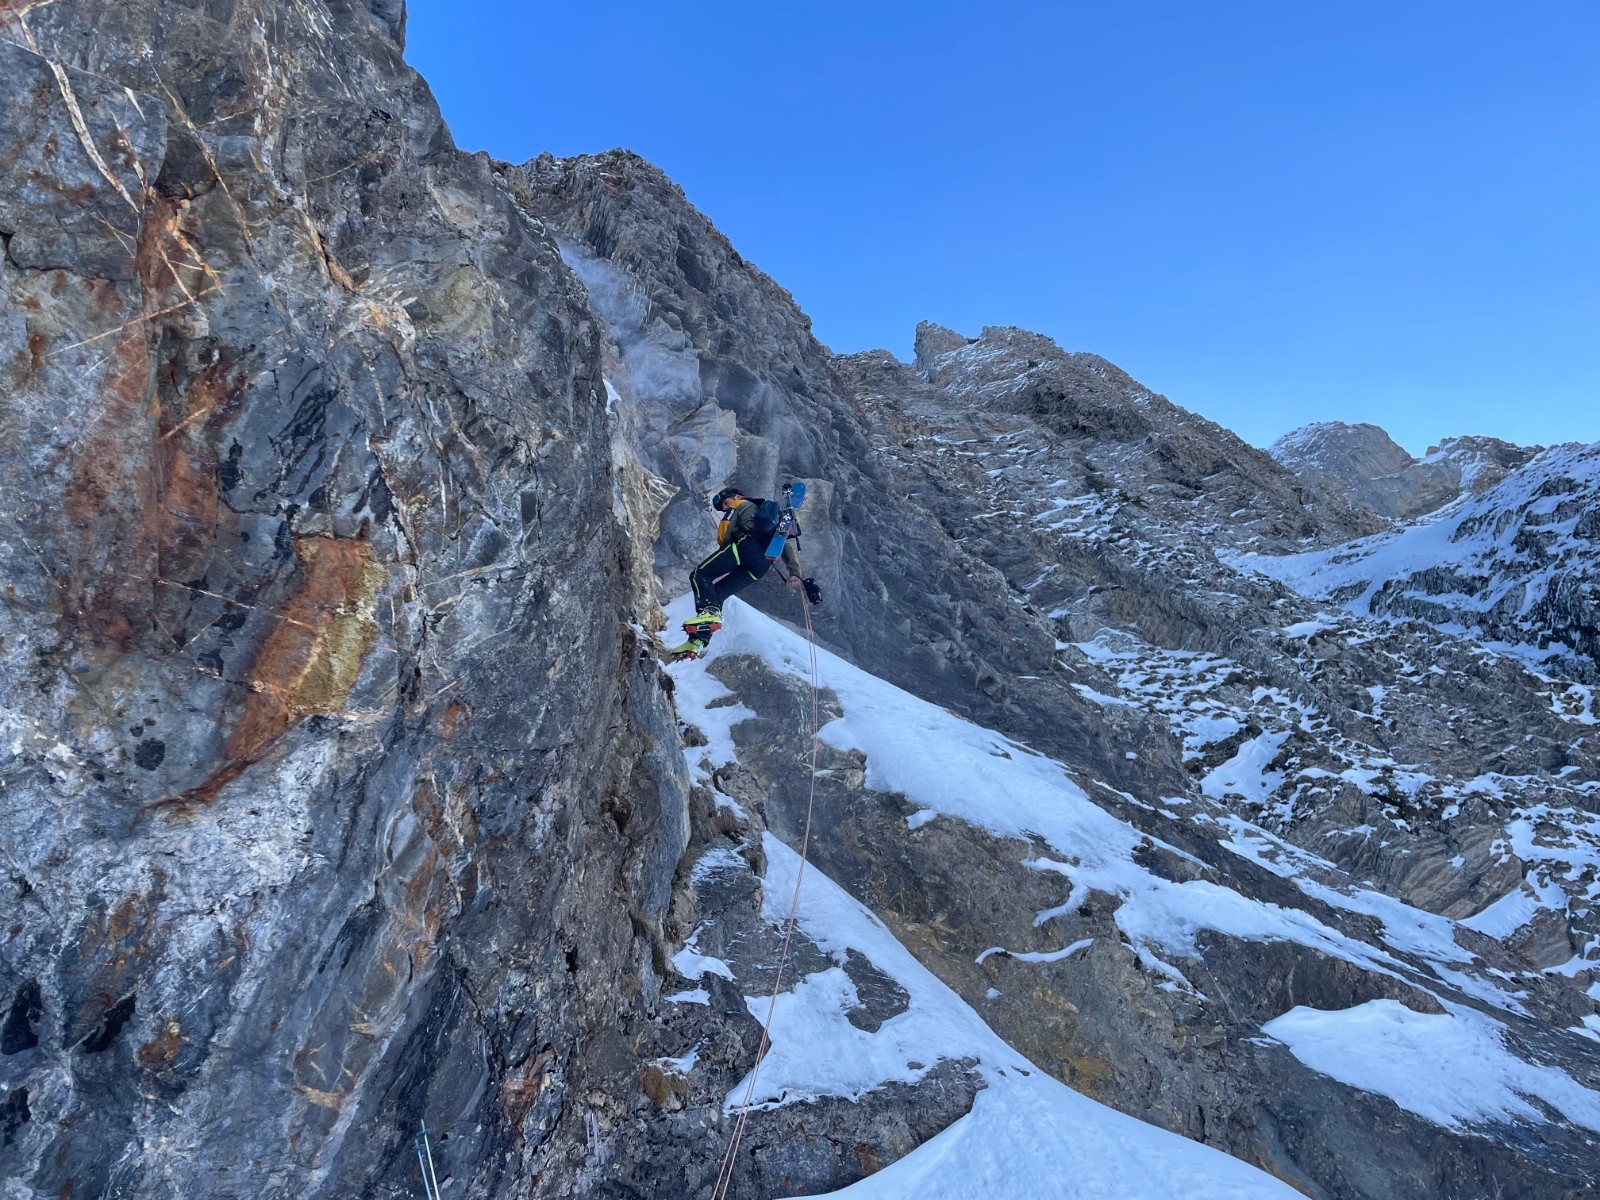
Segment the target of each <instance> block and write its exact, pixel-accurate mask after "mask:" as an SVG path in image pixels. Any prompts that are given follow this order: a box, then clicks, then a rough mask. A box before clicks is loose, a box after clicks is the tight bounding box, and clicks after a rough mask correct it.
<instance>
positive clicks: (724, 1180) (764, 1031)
mask: <svg viewBox="0 0 1600 1200" xmlns="http://www.w3.org/2000/svg"><path fill="white" fill-rule="evenodd" d="M800 609H801V611H802V612H803V613H804V614H805V618H806V645H807V646H808V648H809V653H810V656H811V772H810V773H811V784H810V789H809V791H808V792H807V794H806V821H805V829H804V831H803V832H802V833H801V835H800V867H799V869H798V870H797V871H796V872H795V876H794V894H793V896H791V897H790V899H789V916H788V918H787V919H786V920H785V921H784V923H783V948H782V949H781V950H780V951H779V952H778V969H777V971H776V972H775V973H774V975H773V978H772V995H771V996H770V997H769V998H768V1000H767V1017H766V1020H764V1021H763V1022H762V1023H761V1041H760V1043H759V1045H758V1046H757V1047H756V1061H755V1065H754V1066H752V1067H751V1068H750V1083H749V1085H748V1086H747V1087H746V1088H745V1092H744V1102H743V1103H742V1104H741V1105H740V1106H739V1119H738V1120H737V1121H735V1122H734V1126H733V1137H732V1138H731V1139H730V1140H729V1142H728V1149H727V1152H726V1153H724V1154H723V1156H722V1166H721V1167H720V1168H719V1169H718V1172H717V1186H716V1187H715V1188H714V1189H712V1192H711V1200H725V1197H726V1196H727V1195H728V1192H729V1189H730V1188H732V1186H733V1169H734V1165H735V1163H736V1162H737V1160H738V1157H739V1143H740V1142H741V1141H742V1140H743V1139H744V1129H745V1123H746V1121H748V1119H749V1117H750V1106H751V1104H752V1102H753V1101H754V1099H755V1094H756V1080H757V1079H758V1078H759V1077H760V1075H761V1063H762V1061H763V1060H764V1059H765V1058H766V1054H767V1048H768V1047H769V1046H770V1045H771V1044H772V1018H773V1016H774V1014H775V1013H776V1012H777V1009H778V993H779V992H780V991H782V989H783V968H784V967H785V966H786V965H787V964H788V961H789V945H790V943H791V942H792V941H793V939H794V927H795V922H796V920H797V919H798V917H799V915H800V884H801V881H802V880H804V879H805V875H806V862H807V853H808V851H809V850H810V848H811V816H812V812H813V811H814V809H815V807H816V800H817V743H818V742H819V741H820V740H821V739H820V738H819V737H818V736H817V735H818V733H819V732H820V729H821V713H822V704H821V699H820V696H821V690H822V685H821V680H820V678H819V672H818V669H817V635H816V631H815V630H814V629H813V628H812V625H811V602H810V601H809V600H807V599H806V598H805V597H804V596H801V598H800Z"/></svg>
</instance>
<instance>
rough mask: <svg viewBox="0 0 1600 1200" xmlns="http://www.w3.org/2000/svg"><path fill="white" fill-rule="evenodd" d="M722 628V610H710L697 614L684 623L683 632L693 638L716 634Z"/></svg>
mask: <svg viewBox="0 0 1600 1200" xmlns="http://www.w3.org/2000/svg"><path fill="white" fill-rule="evenodd" d="M721 628H722V610H721V609H720V608H708V609H706V610H705V611H704V612H697V613H695V615H694V616H692V617H690V618H689V619H688V620H687V621H685V622H684V623H683V631H684V632H685V633H687V634H688V635H689V636H690V637H691V638H693V637H697V636H698V635H700V634H703V633H715V632H716V631H717V630H719V629H721Z"/></svg>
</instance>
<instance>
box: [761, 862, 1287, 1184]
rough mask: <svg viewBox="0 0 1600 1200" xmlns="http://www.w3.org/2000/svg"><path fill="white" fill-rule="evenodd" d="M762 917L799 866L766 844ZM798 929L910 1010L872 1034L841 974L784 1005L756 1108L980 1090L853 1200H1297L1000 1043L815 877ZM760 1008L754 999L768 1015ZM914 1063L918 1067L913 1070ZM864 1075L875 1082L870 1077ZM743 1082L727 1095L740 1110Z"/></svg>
mask: <svg viewBox="0 0 1600 1200" xmlns="http://www.w3.org/2000/svg"><path fill="white" fill-rule="evenodd" d="M764 847H765V850H766V854H767V864H768V865H767V874H766V879H765V887H764V894H765V897H766V903H767V906H768V907H767V910H766V912H765V914H764V915H766V916H767V918H768V919H769V920H771V921H773V922H774V923H778V922H781V921H782V920H784V919H785V917H786V915H787V909H788V905H789V899H790V897H791V896H792V895H793V893H794V883H795V875H796V873H797V871H798V870H799V867H800V857H799V855H797V854H795V852H794V851H792V850H790V849H789V848H788V847H787V846H785V845H784V844H783V843H782V842H780V841H778V839H777V838H775V837H773V836H772V835H771V834H768V835H766V836H765V838H764ZM797 920H798V923H799V925H800V927H801V928H802V929H803V930H804V931H805V932H806V933H807V934H808V935H810V937H811V938H812V939H813V940H814V941H816V942H817V944H818V945H820V946H821V947H822V948H823V949H824V950H827V951H830V952H832V953H834V954H836V955H837V956H838V958H839V959H840V961H842V960H843V958H844V953H845V951H846V950H849V949H853V950H856V951H858V952H859V953H861V954H864V955H866V956H867V958H869V959H870V960H871V961H872V963H873V965H874V966H876V967H877V968H878V969H879V970H881V971H884V972H885V973H886V974H888V975H890V976H891V977H893V979H894V980H895V982H896V983H898V984H899V985H900V986H901V987H903V988H905V989H906V991H907V993H909V995H910V998H911V999H910V1008H909V1010H908V1011H906V1012H904V1013H901V1014H900V1015H899V1016H897V1017H893V1018H891V1019H890V1020H888V1021H886V1022H884V1024H883V1026H882V1028H880V1029H879V1030H878V1032H876V1033H867V1032H865V1031H864V1030H861V1029H858V1028H856V1027H855V1026H854V1025H851V1024H850V1022H849V1021H848V1020H847V1019H846V1016H845V1014H846V1013H847V1012H848V1011H849V1008H850V1006H851V1002H852V1001H853V989H852V988H851V985H850V982H849V979H848V978H847V977H846V976H845V974H844V972H843V971H842V970H840V969H838V968H835V969H833V970H831V971H821V972H818V973H816V974H814V975H812V976H810V977H809V978H807V979H805V980H803V981H802V982H801V983H800V984H799V986H797V987H796V988H795V989H794V990H793V991H792V992H789V993H787V994H786V995H784V996H782V997H780V1003H779V1006H778V1011H777V1014H776V1016H775V1018H774V1020H773V1027H772V1032H773V1046H772V1050H771V1051H770V1052H769V1053H768V1055H767V1057H766V1058H765V1059H764V1060H763V1062H762V1065H761V1070H760V1075H759V1079H758V1085H757V1089H756V1101H757V1103H765V1104H776V1103H785V1102H789V1101H792V1100H794V1099H797V1098H801V1097H808V1096H823V1095H834V1096H855V1095H859V1094H860V1092H861V1090H862V1089H864V1088H866V1087H870V1086H873V1085H874V1083H875V1082H882V1081H887V1080H889V1079H906V1078H908V1077H911V1076H915V1075H917V1074H919V1073H922V1072H924V1071H925V1069H926V1066H931V1065H932V1064H933V1063H935V1062H937V1061H939V1060H941V1059H975V1060H977V1064H978V1066H977V1070H978V1071H979V1072H980V1073H981V1074H982V1076H983V1080H984V1083H985V1084H986V1086H985V1088H984V1090H983V1091H981V1092H979V1093H978V1097H977V1099H976V1100H975V1101H974V1103H973V1106H972V1111H971V1112H969V1113H968V1114H967V1115H966V1116H964V1117H962V1118H961V1119H960V1120H958V1121H956V1122H955V1123H954V1124H953V1125H951V1126H950V1127H949V1128H947V1129H945V1130H944V1132H942V1133H940V1134H939V1135H938V1136H937V1137H934V1138H933V1139H931V1140H930V1141H928V1142H925V1143H924V1144H923V1145H921V1146H919V1147H918V1148H917V1149H916V1150H914V1151H912V1152H911V1153H910V1154H908V1155H907V1156H906V1157H905V1158H902V1159H900V1160H898V1161H897V1162H894V1163H892V1164H890V1166H888V1167H887V1168H885V1169H884V1170H882V1171H879V1172H878V1173H877V1174H874V1175H870V1176H868V1177H867V1178H866V1179H863V1180H861V1181H860V1182H859V1183H856V1184H853V1185H851V1186H850V1187H847V1188H845V1189H843V1190H842V1191H838V1192H834V1193H831V1194H832V1195H835V1196H848V1197H851V1198H852V1200H913V1198H914V1200H946V1198H948V1200H973V1198H974V1197H979V1196H1011V1197H1019V1198H1020V1197H1035V1198H1037V1200H1054V1198H1060V1200H1069V1198H1070V1200H1171V1198H1172V1197H1174V1196H1183V1197H1187V1198H1188V1200H1290V1198H1291V1197H1295V1196H1298V1195H1299V1193H1298V1192H1296V1191H1294V1189H1292V1188H1290V1187H1288V1186H1287V1185H1285V1184H1283V1183H1280V1182H1279V1181H1278V1180H1276V1179H1274V1178H1272V1176H1270V1175H1267V1174H1265V1173H1264V1172H1262V1171H1258V1170H1257V1169H1256V1168H1254V1167H1251V1166H1248V1165H1247V1164H1245V1163H1242V1162H1240V1161H1239V1160H1238V1159H1234V1158H1230V1157H1228V1156H1227V1155H1226V1154H1223V1153H1221V1152H1219V1151H1216V1150H1212V1149H1210V1148H1209V1147H1206V1146H1202V1145H1200V1144H1199V1143H1198V1142H1192V1141H1190V1140H1189V1139H1187V1138H1184V1137H1180V1136H1178V1135H1177V1134H1173V1133H1168V1132H1166V1131H1165V1130H1163V1129H1157V1128H1156V1127H1155V1126H1154V1125H1148V1124H1146V1123H1145V1122H1143V1121H1139V1120H1135V1119H1134V1118H1133V1117H1129V1116H1125V1115H1123V1114H1122V1113H1119V1112H1117V1111H1116V1110H1115V1109H1111V1108H1107V1107H1106V1106H1105V1105H1103V1104H1098V1103H1096V1102H1095V1101H1093V1100H1090V1099H1089V1098H1087V1097H1086V1096H1081V1095H1079V1094H1078V1093H1077V1092H1075V1091H1073V1090H1072V1089H1071V1088H1069V1087H1067V1086H1066V1085H1065V1084H1062V1083H1059V1082H1057V1081H1056V1080H1055V1079H1052V1078H1051V1077H1050V1076H1049V1075H1046V1074H1045V1073H1044V1072H1043V1071H1041V1070H1039V1069H1038V1068H1037V1067H1035V1066H1034V1065H1033V1064H1032V1063H1030V1062H1029V1061H1028V1060H1027V1059H1025V1058H1023V1057H1022V1056H1021V1055H1019V1054H1018V1053H1017V1052H1016V1051H1015V1050H1013V1049H1011V1047H1009V1046H1007V1045H1006V1044H1005V1043H1004V1042H1003V1041H1001V1040H1000V1038H998V1037H997V1036H996V1035H995V1034H994V1032H993V1031H992V1030H991V1029H990V1028H989V1027H988V1026H987V1025H985V1024H984V1022H983V1019H982V1018H981V1017H979V1016H978V1014H977V1013H976V1012H974V1011H973V1010H972V1009H971V1008H970V1007H968V1005H967V1004H965V1003H964V1002H963V1001H962V1000H961V998H960V997H959V996H957V995H956V994H955V993H954V992H952V991H951V990H950V989H949V988H947V987H946V986H945V985H944V984H943V983H941V982H939V980H938V979H937V978H935V977H934V976H933V974H932V973H931V972H929V971H928V970H927V969H926V968H924V967H923V966H922V965H921V964H920V963H918V962H917V960H916V959H915V958H913V957H912V956H911V954H910V952H909V951H907V950H906V949H905V947H903V946H902V945H900V943H899V942H897V941H896V940H895V939H894V936H893V935H892V934H891V933H889V931H888V930H887V929H885V928H884V927H883V925H882V923H880V922H879V921H878V920H877V918H875V917H874V916H873V915H872V914H871V913H870V912H868V911H867V910H866V909H865V908H864V907H862V906H861V905H860V904H858V903H857V902H856V901H855V900H853V899H852V898H851V897H850V896H849V895H847V894H846V893H845V892H844V890H843V889H842V888H840V887H839V886H838V885H836V884H835V883H833V882H832V881H831V880H830V879H828V878H827V877H826V876H824V875H823V874H822V873H821V872H820V871H818V870H817V869H816V868H815V867H809V868H807V870H806V875H805V880H804V883H803V884H802V886H801V889H800V907H799V915H798V918H797ZM766 1005H767V997H765V996H753V997H750V1007H751V1011H752V1012H754V1013H755V1014H756V1015H757V1016H758V1017H763V1016H765V1014H766ZM910 1063H918V1064H925V1066H924V1067H923V1068H921V1069H920V1070H919V1069H918V1068H913V1067H911V1066H910V1065H908V1064H910ZM874 1076H877V1077H879V1078H878V1079H876V1080H875V1079H874ZM745 1088H746V1084H745V1083H742V1082H741V1083H740V1084H739V1085H738V1086H737V1087H736V1088H734V1090H733V1092H732V1097H733V1098H738V1099H740V1100H742V1099H743V1097H744V1095H745Z"/></svg>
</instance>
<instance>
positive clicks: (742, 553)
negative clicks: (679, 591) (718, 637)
mask: <svg viewBox="0 0 1600 1200" xmlns="http://www.w3.org/2000/svg"><path fill="white" fill-rule="evenodd" d="M794 491H798V496H797V497H794V498H793V499H791V496H790V493H791V492H794ZM785 493H786V494H785V500H788V501H790V503H788V504H787V505H779V504H777V503H776V502H774V501H768V500H762V499H760V498H754V499H752V498H750V497H748V496H746V495H745V494H744V493H743V492H741V491H740V490H739V489H738V488H736V487H726V488H723V489H722V490H721V491H720V492H718V493H717V494H716V495H715V496H713V497H712V498H711V507H712V508H714V509H716V510H717V511H718V512H719V513H721V514H722V523H721V524H720V525H719V526H717V549H716V550H715V551H714V552H713V553H712V554H711V556H710V557H709V558H707V559H706V560H705V561H704V562H702V563H701V564H700V565H699V566H698V567H696V568H695V569H694V570H693V571H691V572H690V573H689V587H690V589H691V590H692V591H693V592H694V607H695V613H694V616H693V617H691V618H690V619H689V620H687V621H685V622H684V623H683V631H684V633H686V634H688V635H689V640H688V641H686V642H684V643H683V645H681V646H674V647H672V648H671V649H670V650H669V651H667V653H668V654H670V655H671V656H672V657H673V659H674V660H676V659H680V658H697V657H698V656H699V655H700V654H702V653H703V652H704V651H705V648H706V646H707V644H708V643H709V642H710V641H711V635H712V634H714V633H716V631H717V630H719V629H721V628H722V605H723V602H724V601H726V600H727V599H728V597H729V596H732V595H734V594H735V593H736V592H740V591H742V590H744V589H745V588H747V587H749V586H750V585H751V584H752V583H755V582H756V581H757V580H758V579H760V578H761V577H762V576H763V575H765V574H766V573H767V568H768V567H770V566H771V565H772V564H773V562H774V561H776V559H778V558H779V557H780V556H781V557H782V559H783V565H784V567H785V568H787V570H788V574H787V576H786V577H785V579H784V582H785V583H786V584H788V585H789V586H790V587H803V588H804V589H805V593H806V600H807V601H808V602H809V603H811V604H821V603H822V589H821V588H819V587H817V584H816V581H815V580H813V579H810V578H806V577H803V576H802V575H801V569H800V555H799V554H798V553H797V552H796V550H795V543H794V541H793V540H792V539H793V538H797V537H798V536H799V534H800V526H799V524H798V522H797V521H796V520H795V516H794V509H795V507H797V506H798V504H799V501H800V499H802V498H803V497H804V495H805V492H804V489H803V485H801V484H795V485H793V486H792V488H787V489H785ZM780 542H781V555H780V552H779V549H778V544H779V543H780Z"/></svg>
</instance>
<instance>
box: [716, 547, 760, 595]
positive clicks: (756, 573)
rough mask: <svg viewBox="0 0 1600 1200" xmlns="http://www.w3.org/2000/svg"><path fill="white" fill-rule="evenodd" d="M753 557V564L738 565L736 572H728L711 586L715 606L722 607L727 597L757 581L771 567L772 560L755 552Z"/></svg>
mask: <svg viewBox="0 0 1600 1200" xmlns="http://www.w3.org/2000/svg"><path fill="white" fill-rule="evenodd" d="M754 556H755V562H754V563H753V564H749V565H747V564H745V563H740V564H739V566H738V568H737V569H736V570H733V571H729V572H728V573H727V574H726V575H724V576H722V577H721V578H720V579H718V580H716V581H715V582H714V583H713V584H712V585H711V589H712V592H713V593H714V594H715V596H716V606H717V607H718V608H721V607H722V605H723V603H724V602H725V601H726V600H727V599H728V597H729V596H734V595H737V594H738V593H740V592H742V591H744V589H745V588H747V587H749V586H750V585H751V584H752V583H755V582H756V581H757V580H759V579H760V578H761V577H762V576H763V575H765V574H766V573H767V571H768V569H769V568H770V567H771V566H772V560H771V559H769V558H768V557H767V556H766V555H764V554H762V553H760V552H759V551H755V552H754ZM747 557H748V554H747Z"/></svg>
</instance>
